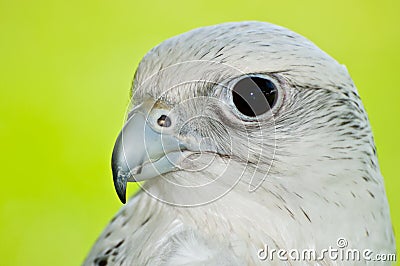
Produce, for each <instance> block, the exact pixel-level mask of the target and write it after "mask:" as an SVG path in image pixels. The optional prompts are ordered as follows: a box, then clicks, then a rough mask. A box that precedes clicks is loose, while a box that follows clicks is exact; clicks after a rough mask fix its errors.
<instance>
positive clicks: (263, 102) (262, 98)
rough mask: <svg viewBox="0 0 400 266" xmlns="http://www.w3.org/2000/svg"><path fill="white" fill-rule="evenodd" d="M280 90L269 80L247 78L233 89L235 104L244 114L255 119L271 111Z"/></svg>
mask: <svg viewBox="0 0 400 266" xmlns="http://www.w3.org/2000/svg"><path fill="white" fill-rule="evenodd" d="M277 94H278V90H277V89H276V87H275V85H274V84H273V83H272V82H271V81H270V80H268V79H265V78H261V77H246V78H243V79H241V80H239V81H238V82H237V83H236V84H235V85H234V86H233V89H232V96H233V103H234V104H235V106H236V108H237V109H238V110H239V112H241V113H242V114H244V115H246V116H251V117H255V116H257V115H261V114H263V113H265V112H267V111H268V110H270V109H271V108H272V107H273V106H274V104H275V101H276V98H277Z"/></svg>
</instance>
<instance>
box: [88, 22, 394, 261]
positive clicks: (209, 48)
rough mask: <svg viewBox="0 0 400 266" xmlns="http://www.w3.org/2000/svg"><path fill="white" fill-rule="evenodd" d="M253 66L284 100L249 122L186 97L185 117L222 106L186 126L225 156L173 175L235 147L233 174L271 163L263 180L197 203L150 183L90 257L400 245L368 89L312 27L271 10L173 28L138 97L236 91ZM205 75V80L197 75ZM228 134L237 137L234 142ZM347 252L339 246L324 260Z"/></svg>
mask: <svg viewBox="0 0 400 266" xmlns="http://www.w3.org/2000/svg"><path fill="white" fill-rule="evenodd" d="M199 60H200V61H199ZM210 61H211V63H210ZM184 62H186V63H184ZM187 62H189V63H187ZM222 65H224V66H225V65H226V66H227V67H221V66H222ZM243 73H262V74H265V75H268V76H269V77H271V78H272V79H274V81H275V82H277V84H279V86H280V88H281V92H282V94H283V95H282V104H281V106H280V107H279V108H278V109H276V110H273V114H271V115H270V116H269V117H265V118H262V119H260V120H259V121H258V122H257V123H256V122H251V121H250V122H249V121H248V122H245V123H243V122H242V121H239V119H238V118H237V117H235V116H234V115H232V113H231V110H230V109H229V108H232V106H231V105H229V104H226V105H218V104H215V103H213V102H212V101H200V102H194V103H193V102H190V103H191V104H188V105H182V106H181V107H180V109H179V113H178V115H177V117H179V119H182V121H183V120H187V119H188V118H189V117H191V116H193V115H196V114H198V113H202V114H204V115H206V116H207V117H210V118H212V119H209V120H206V121H203V122H201V123H200V122H199V121H197V122H193V123H192V124H190V125H188V126H187V127H186V131H182V132H181V134H183V135H185V136H183V137H186V138H192V139H193V141H194V142H195V141H196V140H198V139H201V138H203V137H205V136H206V137H208V138H210V139H212V140H213V141H211V142H210V143H208V144H207V145H208V146H209V148H210V149H211V150H213V151H215V153H218V154H220V155H221V156H219V157H217V159H216V160H215V162H214V163H213V165H212V166H211V167H209V168H206V169H205V170H203V171H197V172H188V171H176V172H170V173H168V174H165V175H164V177H165V178H167V179H170V180H176V181H179V182H181V183H183V182H189V183H191V184H193V183H197V182H198V183H201V182H202V181H204V180H210V179H212V177H213V176H215V175H217V173H218V171H219V170H218V169H220V168H223V167H225V166H226V164H227V162H226V157H227V156H228V157H229V158H230V159H231V161H230V162H229V168H228V169H227V170H226V172H227V176H229V174H230V173H231V174H232V175H234V173H235V172H236V171H238V169H241V168H242V167H243V164H248V165H249V166H250V168H249V169H253V170H255V171H256V175H255V176H256V178H258V176H257V174H259V176H260V177H259V178H263V176H264V175H265V174H266V173H267V172H268V176H267V177H266V179H265V181H264V182H262V184H261V186H260V187H259V188H258V189H256V190H255V192H251V193H250V192H249V189H248V185H249V183H251V182H252V181H251V176H249V175H247V176H246V174H245V176H244V178H242V179H241V180H240V181H239V183H238V184H237V185H236V186H235V187H234V188H233V189H232V190H230V191H229V193H227V194H226V195H225V196H223V197H221V198H219V199H218V200H215V201H213V202H210V203H208V204H204V205H201V206H196V207H178V206H173V205H171V204H166V203H164V202H162V201H159V200H157V199H155V198H153V197H152V196H150V195H149V194H148V193H146V192H144V191H140V192H138V193H137V194H136V195H135V196H134V197H133V198H132V199H131V200H130V201H129V203H128V204H127V205H126V206H124V207H123V208H122V209H121V211H120V212H119V213H118V214H117V215H116V216H115V218H114V219H113V220H112V221H111V222H110V224H109V225H108V227H107V228H106V229H105V230H104V232H103V233H102V235H101V236H100V237H99V239H98V240H97V242H96V244H95V245H94V247H93V248H92V250H91V252H90V253H89V255H88V257H87V259H86V261H85V262H84V265H258V264H260V265H274V264H277V265H280V264H282V262H279V261H274V262H269V263H268V262H264V261H260V260H259V259H258V258H257V251H258V250H259V249H260V248H263V247H264V244H267V245H268V246H269V247H271V248H286V249H291V248H298V249H301V248H316V249H323V248H327V247H329V246H335V244H336V241H337V239H338V238H339V237H344V238H346V240H347V241H348V242H349V247H351V248H358V249H365V248H368V249H371V250H374V251H375V252H376V253H394V252H395V241H394V236H393V231H392V226H391V222H390V216H389V207H388V203H387V199H386V195H385V191H384V185H383V179H382V176H381V174H380V170H379V165H378V161H377V157H376V149H375V146H374V141H373V136H372V133H371V129H370V126H369V122H368V117H367V115H366V112H365V110H364V108H363V105H362V103H361V100H360V98H359V96H358V94H357V90H356V88H355V86H354V84H353V82H352V80H351V78H350V76H349V74H348V72H347V70H346V68H345V67H344V66H343V65H340V64H339V63H337V62H336V61H335V60H334V59H332V58H331V57H330V56H328V55H327V54H326V53H324V52H323V51H321V50H320V49H319V48H317V47H316V46H315V45H314V44H313V43H311V42H310V41H308V40H307V39H305V38H304V37H302V36H300V35H298V34H296V33H293V32H292V31H290V30H288V29H285V28H282V27H279V26H275V25H272V24H268V23H262V22H239V23H225V24H220V25H216V26H210V27H203V28H199V29H195V30H193V31H190V32H187V33H184V34H182V35H179V36H176V37H173V38H171V39H169V40H166V41H164V42H163V43H161V44H160V45H158V46H156V47H155V48H153V49H152V50H151V51H150V52H149V53H148V54H147V55H146V56H145V57H144V58H143V60H142V61H141V62H140V64H139V67H138V69H137V72H136V74H135V80H134V85H133V90H134V93H133V94H134V99H133V105H135V104H137V103H140V102H142V101H144V100H145V99H147V98H154V99H162V100H163V101H164V102H166V103H168V104H169V105H171V106H174V105H176V104H179V103H182V102H184V101H186V100H188V99H193V97H199V96H206V97H214V98H216V99H224V98H223V91H224V89H223V88H224V87H229V86H230V84H231V81H232V80H233V79H234V78H236V77H238V76H240V75H243ZM193 80H198V81H199V82H197V83H193V82H191V83H190V82H189V83H188V82H187V81H193ZM177 84H180V86H177ZM174 86H175V87H176V89H174V90H170V88H171V87H174ZM223 128H227V130H228V131H229V134H230V136H229V138H228V137H227V136H226V132H224V130H223ZM260 136H261V137H260ZM228 139H230V141H231V142H233V143H235V145H233V147H231V146H229V145H224V143H226V141H227V140H228ZM213 143H214V144H213ZM213 145H214V146H213ZM260 148H262V152H260ZM243 151H245V152H244V153H243ZM271 162H272V164H271ZM255 165H257V167H253V166H255ZM252 167H253V168H252ZM188 180H189V181H188ZM228 183H229V182H228ZM228 185H229V184H225V183H224V182H223V181H221V182H220V183H219V184H218V186H220V187H224V186H228ZM145 186H146V189H147V190H149V191H151V192H154V193H153V194H157V195H164V196H165V197H166V198H168V199H170V200H171V201H174V202H185V201H186V200H193V199H194V198H198V199H200V200H201V197H202V196H203V195H202V194H201V193H196V192H193V193H178V192H177V191H174V187H172V186H168V185H166V184H165V182H164V181H163V179H159V178H153V179H151V180H149V181H147V183H146V185H145ZM286 263H287V264H289V265H291V264H294V265H297V264H296V263H295V262H291V261H288V262H286ZM301 264H304V263H300V264H299V265H301ZM310 264H313V263H311V262H310ZM342 264H346V263H345V262H340V261H337V262H335V261H330V260H329V259H328V258H327V259H326V260H324V261H320V262H319V264H317V265H342ZM349 264H350V265H353V264H354V263H353V262H351V263H349ZM388 264H390V263H388ZM360 265H365V262H360Z"/></svg>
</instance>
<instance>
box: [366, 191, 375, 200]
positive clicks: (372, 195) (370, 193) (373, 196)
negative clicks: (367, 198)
mask: <svg viewBox="0 0 400 266" xmlns="http://www.w3.org/2000/svg"><path fill="white" fill-rule="evenodd" d="M367 191H368V193H369V195H371V197H372V198H373V199H375V195H374V194H373V193H372V192H371V191H369V190H368V189H367Z"/></svg>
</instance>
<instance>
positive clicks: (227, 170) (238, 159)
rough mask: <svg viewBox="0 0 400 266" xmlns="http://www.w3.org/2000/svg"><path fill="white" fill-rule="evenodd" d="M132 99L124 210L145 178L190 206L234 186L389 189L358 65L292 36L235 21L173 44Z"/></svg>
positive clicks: (144, 67)
mask: <svg viewBox="0 0 400 266" xmlns="http://www.w3.org/2000/svg"><path fill="white" fill-rule="evenodd" d="M132 95H133V96H132V104H131V106H130V108H129V112H128V115H127V121H126V123H125V125H124V127H123V129H122V131H121V133H120V134H119V136H118V138H117V141H116V144H115V148H114V151H113V154H112V170H113V178H114V185H115V189H116V191H117V194H118V196H119V198H120V200H121V201H122V202H123V203H125V201H126V198H125V193H126V184H127V182H136V181H144V180H147V182H146V183H145V185H144V186H143V188H144V189H145V190H146V191H148V192H150V193H151V194H152V195H155V196H156V197H157V198H158V199H160V200H162V201H165V202H168V203H171V204H176V205H183V206H187V205H198V204H204V203H206V202H210V201H212V200H215V199H218V198H219V197H221V196H223V195H225V194H226V193H228V192H229V191H231V190H232V189H234V190H235V191H240V192H238V193H249V192H250V193H251V192H255V191H257V190H258V189H259V188H261V189H264V190H265V189H267V190H270V191H273V190H272V188H273V187H276V186H283V185H284V186H285V187H286V188H288V189H291V188H293V189H294V188H299V187H302V188H304V189H305V190H307V191H311V192H312V191H314V192H316V193H317V192H318V193H319V192H321V191H322V190H324V187H325V188H326V187H328V186H330V185H333V186H336V188H337V187H346V186H351V185H352V184H353V185H354V182H355V181H357V182H361V181H362V180H363V179H365V180H369V181H370V180H372V181H373V182H381V181H380V174H379V168H378V164H377V160H376V156H375V148H374V144H373V138H372V135H371V132H370V128H369V123H368V119H367V116H366V114H365V111H364V109H363V106H362V104H361V101H360V98H359V97H358V94H357V91H356V88H355V86H354V84H353V82H352V80H351V78H350V76H349V74H348V72H347V70H346V68H345V67H344V66H343V65H340V64H339V63H338V62H337V61H335V60H334V59H332V58H331V57H330V56H329V55H327V54H326V53H325V52H323V51H322V50H320V49H319V48H318V47H316V46H315V45H314V44H313V43H312V42H310V41H309V40H307V39H306V38H304V37H302V36H300V35H298V34H296V33H293V32H292V31H290V30H288V29H285V28H282V27H279V26H275V25H272V24H268V23H262V22H241V23H226V24H221V25H216V26H210V27H204V28H199V29H195V30H192V31H190V32H187V33H184V34H182V35H179V36H176V37H173V38H171V39H168V40H166V41H164V42H162V43H161V44H159V45H158V46H156V47H155V48H153V49H152V50H151V51H150V52H148V54H147V55H146V56H145V57H144V58H143V60H142V61H141V62H140V64H139V66H138V68H137V71H136V73H135V78H134V82H133V88H132ZM356 190H357V189H355V190H354V191H353V193H357V192H356ZM327 193H330V192H327ZM371 193H374V191H371ZM349 195H350V193H349ZM300 196H301V195H300ZM277 197H279V195H278V196H277Z"/></svg>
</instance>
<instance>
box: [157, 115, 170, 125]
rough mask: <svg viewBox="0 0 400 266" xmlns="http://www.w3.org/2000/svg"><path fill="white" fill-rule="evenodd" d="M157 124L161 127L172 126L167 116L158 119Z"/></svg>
mask: <svg viewBox="0 0 400 266" xmlns="http://www.w3.org/2000/svg"><path fill="white" fill-rule="evenodd" d="M157 124H158V125H159V126H160V127H170V126H171V119H170V118H169V117H168V116H166V115H162V116H160V118H158V120H157Z"/></svg>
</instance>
